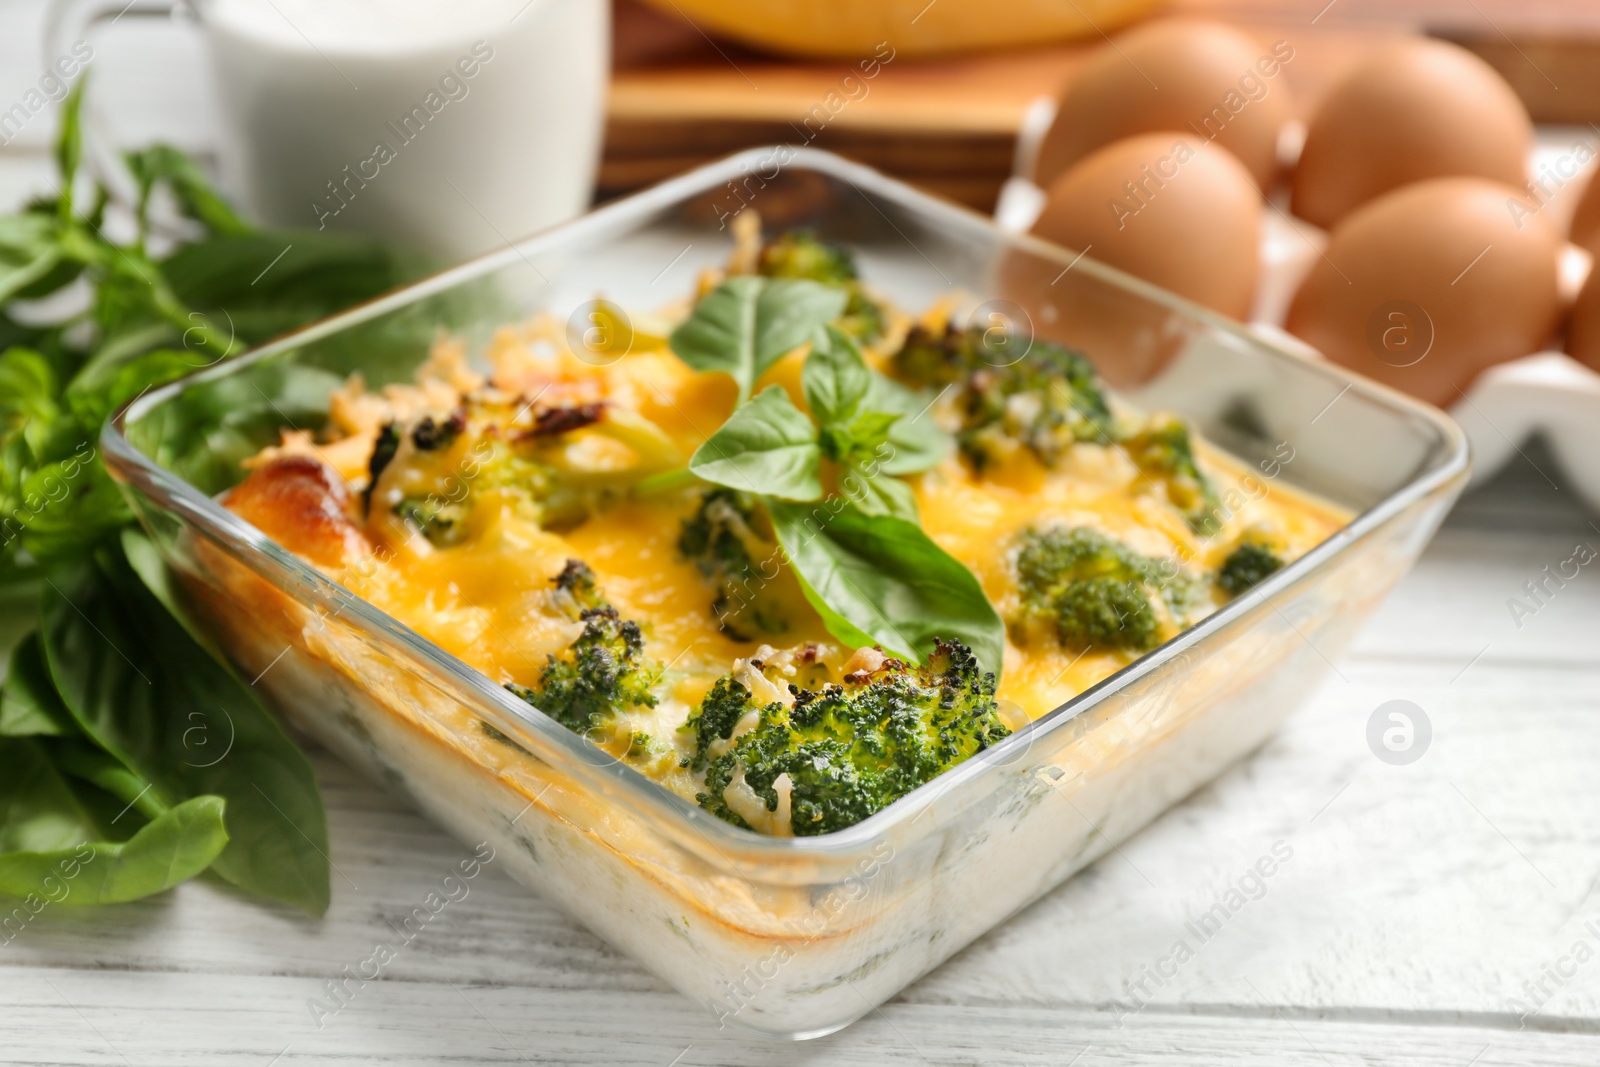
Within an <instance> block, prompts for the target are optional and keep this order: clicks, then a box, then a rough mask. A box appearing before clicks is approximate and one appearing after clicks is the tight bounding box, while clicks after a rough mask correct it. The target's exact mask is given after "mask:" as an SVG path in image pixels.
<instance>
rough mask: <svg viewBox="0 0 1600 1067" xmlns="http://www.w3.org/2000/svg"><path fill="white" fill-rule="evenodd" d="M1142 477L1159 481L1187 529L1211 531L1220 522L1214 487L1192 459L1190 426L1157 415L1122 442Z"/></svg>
mask: <svg viewBox="0 0 1600 1067" xmlns="http://www.w3.org/2000/svg"><path fill="white" fill-rule="evenodd" d="M1121 444H1122V447H1123V449H1124V450H1125V451H1126V452H1127V453H1128V457H1129V458H1130V459H1132V460H1133V462H1134V463H1135V465H1137V466H1138V468H1139V472H1140V475H1141V477H1142V478H1143V479H1144V480H1145V481H1147V482H1149V483H1154V484H1158V485H1160V486H1161V487H1162V489H1163V490H1164V491H1165V493H1166V497H1167V501H1168V502H1169V503H1170V504H1171V505H1172V506H1173V507H1175V508H1177V509H1178V511H1179V512H1181V513H1182V514H1183V517H1184V520H1185V521H1186V522H1188V524H1189V528H1190V529H1191V530H1193V531H1194V532H1195V533H1198V534H1212V533H1215V532H1216V531H1217V528H1218V527H1219V526H1221V525H1222V517H1221V513H1220V512H1221V504H1220V501H1219V500H1218V498H1217V490H1216V487H1215V486H1214V485H1212V484H1211V479H1209V478H1207V477H1206V475H1205V472H1204V471H1202V470H1201V469H1200V465H1199V464H1198V463H1196V462H1195V458H1194V446H1193V445H1192V444H1191V443H1190V441H1189V427H1187V426H1186V425H1184V424H1183V422H1182V421H1181V420H1180V419H1176V418H1173V417H1172V416H1158V417H1156V418H1154V419H1152V420H1151V421H1150V422H1149V424H1147V425H1146V426H1145V427H1144V428H1143V429H1141V430H1139V431H1138V432H1136V433H1133V434H1129V435H1128V436H1126V437H1124V438H1123V439H1122V441H1121Z"/></svg>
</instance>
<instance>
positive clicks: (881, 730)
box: [684, 641, 1010, 836]
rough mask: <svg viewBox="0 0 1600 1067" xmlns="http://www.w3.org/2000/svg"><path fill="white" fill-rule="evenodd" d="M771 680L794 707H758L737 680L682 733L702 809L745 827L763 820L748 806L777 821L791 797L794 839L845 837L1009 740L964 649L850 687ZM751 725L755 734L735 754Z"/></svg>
mask: <svg viewBox="0 0 1600 1067" xmlns="http://www.w3.org/2000/svg"><path fill="white" fill-rule="evenodd" d="M750 666H751V668H753V669H757V670H759V669H762V665H760V664H758V663H752V664H751V665H750ZM769 671H770V668H769ZM768 680H769V681H771V682H774V683H776V684H779V685H785V688H786V691H787V692H788V694H789V695H790V696H791V697H792V698H793V706H786V704H785V702H783V701H780V700H773V701H770V702H768V703H766V704H760V703H758V702H757V701H756V700H755V699H753V697H752V695H751V691H750V689H749V688H747V687H746V686H745V685H744V684H743V683H741V682H740V681H738V680H737V677H736V676H735V675H730V676H727V677H724V678H722V679H720V680H719V681H718V682H717V683H716V685H715V686H713V687H712V690H711V692H710V694H708V695H707V697H706V699H705V701H704V702H703V703H702V704H701V705H700V707H699V708H697V709H696V710H695V711H694V712H692V713H691V714H690V717H689V721H688V723H687V724H686V725H685V727H684V729H685V730H689V731H692V732H693V733H694V734H695V740H696V754H695V756H694V757H693V758H692V760H691V764H690V765H691V766H692V767H693V768H694V769H696V770H704V771H705V789H704V791H703V792H701V793H700V794H699V798H698V799H699V801H700V805H701V806H702V807H704V808H705V809H706V810H707V811H710V812H712V813H713V814H715V815H717V816H718V817H720V818H722V819H726V820H727V821H728V822H731V823H734V824H736V825H740V826H750V824H751V818H750V817H754V816H758V815H759V809H753V808H752V805H760V806H761V807H764V808H765V810H766V811H768V812H776V811H778V810H779V805H780V795H779V794H780V789H786V790H787V792H788V797H789V811H790V815H789V828H790V829H792V831H793V832H794V833H795V834H796V835H799V836H809V835H814V834H826V833H831V832H833V831H834V830H842V829H844V828H845V827H847V826H852V825H854V824H855V823H858V822H860V821H861V820H862V819H865V818H867V817H868V816H869V815H872V814H874V813H875V812H878V811H881V810H883V809H884V808H885V807H887V806H888V805H889V804H891V803H893V802H894V801H895V800H898V799H899V798H900V797H903V796H905V795H906V794H907V793H909V792H911V791H912V790H913V789H916V788H917V787H918V786H920V785H922V784H923V783H925V782H927V781H929V780H930V779H932V778H933V777H935V776H936V775H938V774H940V773H942V772H944V771H946V770H948V769H950V768H951V767H953V766H955V765H956V764H958V763H960V762H962V761H963V760H965V759H967V758H968V757H970V756H972V755H973V754H974V753H977V752H980V751H982V750H983V749H985V748H988V747H989V746H990V745H993V744H995V743H996V742H998V741H1000V740H1001V739H1002V738H1004V737H1006V736H1007V735H1008V734H1009V733H1010V731H1009V730H1008V729H1007V728H1006V726H1005V724H1004V723H1002V722H1001V721H1000V719H999V717H998V715H997V714H996V711H995V696H994V693H995V679H994V675H993V674H986V673H983V672H982V671H980V670H979V668H978V661H977V659H976V657H974V656H973V654H972V652H971V651H970V650H969V649H968V648H967V647H966V646H964V645H962V644H960V643H959V642H954V641H952V642H940V643H939V645H938V646H937V648H936V650H935V652H934V653H933V655H932V656H930V657H929V660H928V664H927V665H926V666H923V667H911V666H908V665H907V664H905V663H902V662H900V661H898V660H894V659H888V658H885V659H883V660H882V662H881V664H880V665H879V666H878V667H876V668H875V669H873V670H870V671H868V670H863V671H860V672H857V673H855V674H851V675H847V676H845V678H844V680H843V684H838V683H833V682H826V683H821V684H819V685H817V686H816V687H815V688H807V687H802V686H800V685H796V684H794V683H792V682H787V680H786V679H785V678H783V677H781V675H780V676H779V677H776V678H772V677H769V678H768ZM786 682H787V684H785V683H786ZM763 688H765V687H763ZM747 716H749V717H752V718H754V719H755V725H754V726H753V727H752V728H750V729H747V730H745V731H744V732H743V733H740V734H739V736H738V737H737V739H734V740H733V741H732V743H731V745H730V744H729V739H730V738H732V737H733V734H734V730H735V727H736V726H737V725H738V724H740V722H741V721H743V720H745V719H746V717H747ZM736 779H742V781H743V783H744V785H746V786H748V787H749V789H750V790H751V791H753V793H754V798H752V797H751V796H750V795H749V794H748V793H744V791H743V790H740V791H739V795H735V796H734V797H733V798H732V800H731V801H730V793H729V789H730V786H732V785H733V783H734V782H735V780H736ZM780 779H783V780H784V781H783V782H780V781H779V780H780ZM740 796H742V797H743V799H742V800H741V799H739V797H740Z"/></svg>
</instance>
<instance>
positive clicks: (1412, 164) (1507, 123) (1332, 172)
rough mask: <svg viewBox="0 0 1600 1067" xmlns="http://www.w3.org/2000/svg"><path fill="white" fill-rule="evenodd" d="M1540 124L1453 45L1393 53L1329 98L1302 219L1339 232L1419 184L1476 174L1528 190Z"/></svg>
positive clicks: (1309, 158) (1315, 124)
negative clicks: (1361, 211)
mask: <svg viewBox="0 0 1600 1067" xmlns="http://www.w3.org/2000/svg"><path fill="white" fill-rule="evenodd" d="M1532 149H1533V125H1532V123H1530V122H1529V120H1528V111H1527V109H1526V108H1524V107H1523V106H1522V101H1521V100H1519V99H1517V95H1516V94H1515V93H1514V92H1512V91H1511V87H1510V86H1509V85H1507V84H1506V83H1505V81H1504V80H1503V79H1502V78H1501V77H1500V75H1498V74H1496V73H1495V72H1494V69H1493V68H1491V67H1490V66H1489V65H1488V64H1487V63H1485V62H1484V61H1483V60H1481V59H1479V58H1478V57H1477V56H1475V55H1473V54H1472V53H1471V52H1468V51H1467V50H1466V49H1464V48H1458V47H1457V46H1455V45H1453V44H1446V43H1445V42H1443V41H1432V40H1424V39H1421V38H1416V39H1408V40H1404V41H1397V42H1394V43H1393V44H1389V45H1384V46H1382V47H1380V48H1379V49H1378V50H1377V51H1376V52H1374V53H1373V54H1372V56H1371V57H1370V58H1368V59H1367V60H1365V61H1363V62H1362V63H1361V64H1360V65H1359V66H1357V67H1356V69H1355V70H1353V71H1351V72H1350V74H1349V75H1347V76H1346V77H1345V78H1344V79H1343V80H1342V81H1340V82H1339V83H1338V84H1337V85H1335V86H1334V87H1333V88H1332V89H1331V90H1329V92H1328V95H1327V96H1326V97H1325V98H1324V99H1323V101H1322V104H1321V106H1320V107H1318V108H1317V113H1316V114H1315V115H1314V116H1313V117H1312V119H1311V122H1310V125H1309V126H1308V127H1307V129H1306V140H1305V147H1304V148H1303V149H1302V150H1301V153H1300V162H1299V164H1298V165H1297V166H1296V167H1295V172H1294V183H1293V208H1294V213H1295V214H1296V215H1299V216H1300V217H1301V218H1303V219H1306V220H1308V221H1310V222H1314V223H1316V224H1317V225H1318V226H1325V227H1330V228H1331V227H1332V226H1333V225H1334V224H1335V223H1337V222H1338V221H1339V220H1340V219H1341V218H1343V217H1344V216H1345V215H1347V214H1348V213H1349V212H1350V211H1352V210H1354V209H1355V208H1356V207H1359V206H1360V205H1362V204H1364V203H1366V202H1367V201H1369V200H1371V199H1373V198H1374V197H1377V196H1381V195H1383V194H1384V193H1386V192H1388V191H1389V190H1391V189H1397V188H1399V187H1400V186H1402V185H1406V184H1409V183H1410V182H1417V181H1424V180H1426V179H1428V178H1443V177H1449V176H1451V175H1470V176H1474V177H1479V178H1489V179H1491V180H1493V181H1499V182H1505V183H1506V184H1508V185H1512V186H1516V187H1519V188H1520V187H1521V185H1522V183H1523V181H1525V180H1526V176H1527V174H1526V172H1527V163H1528V153H1529V152H1530V151H1532Z"/></svg>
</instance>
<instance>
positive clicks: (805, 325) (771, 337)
mask: <svg viewBox="0 0 1600 1067" xmlns="http://www.w3.org/2000/svg"><path fill="white" fill-rule="evenodd" d="M848 300H849V295H848V294H847V293H846V292H845V291H844V290H842V289H835V288H832V287H830V286H826V285H821V284H818V283H817V282H810V281H802V280H798V279H788V278H782V279H771V278H762V277H759V276H756V275H741V276H739V277H735V278H729V279H728V280H727V281H725V282H723V283H722V284H721V285H719V286H717V288H715V289H713V290H712V291H711V292H709V293H707V294H706V295H705V296H703V297H701V298H700V302H699V303H697V304H696V305H695V306H694V311H693V312H691V313H690V315H689V317H688V319H686V320H685V321H684V322H683V323H682V324H681V325H679V327H678V328H677V329H676V330H673V331H672V336H671V338H669V343H670V344H671V345H672V350H673V351H674V352H676V353H677V354H678V358H680V359H682V360H683V361H684V362H685V363H687V364H689V366H691V367H693V368H694V369H695V370H700V371H720V372H722V373H724V374H727V375H729V376H731V377H732V378H733V380H734V381H735V382H737V383H738V385H739V399H740V400H741V401H743V400H744V399H746V398H747V397H749V395H750V391H751V390H752V389H754V388H755V384H756V381H757V380H758V379H760V377H761V375H762V374H764V373H766V371H767V368H769V367H771V366H772V365H773V364H774V363H776V362H777V361H778V360H779V359H780V358H782V357H783V356H785V355H787V354H788V353H789V352H792V351H793V350H794V349H796V348H798V347H799V346H800V345H802V344H804V343H805V342H807V341H809V340H811V339H812V338H813V337H814V336H815V335H816V333H817V331H818V330H819V329H820V328H821V327H822V326H823V325H824V324H826V323H828V322H830V321H832V320H833V319H835V318H837V317H838V316H839V314H840V313H841V312H843V311H844V306H845V303H846V302H847V301H848Z"/></svg>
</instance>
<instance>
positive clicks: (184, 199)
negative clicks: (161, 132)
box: [123, 144, 253, 234]
mask: <svg viewBox="0 0 1600 1067" xmlns="http://www.w3.org/2000/svg"><path fill="white" fill-rule="evenodd" d="M123 159H124V160H126V161H127V164H128V170H129V171H131V172H132V174H133V176H134V179H135V180H137V181H138V183H139V204H138V219H139V225H140V226H141V227H143V226H144V225H145V223H146V221H147V215H148V214H149V210H150V194H151V193H152V192H153V191H154V190H155V187H156V186H157V185H160V184H163V183H164V184H165V185H166V186H167V188H168V189H169V190H170V191H171V193H172V197H173V199H174V200H176V201H177V203H178V209H179V210H180V211H182V212H183V213H184V214H185V215H187V216H189V217H190V218H191V219H194V220H195V221H196V222H199V223H202V224H203V225H204V226H205V227H206V228H207V229H209V230H211V231H212V232H213V233H228V234H239V233H250V232H252V229H253V228H252V227H251V226H249V225H248V224H247V223H246V222H245V221H244V220H243V219H241V218H240V217H239V216H238V215H237V214H236V213H235V212H234V210H233V208H232V207H230V206H229V205H228V202H227V201H226V200H224V199H222V197H220V196H218V195H217V191H216V190H215V189H213V188H212V187H211V179H209V178H207V177H206V174H205V171H203V170H201V169H200V166H199V164H197V163H196V162H195V161H194V160H192V159H190V158H189V157H188V156H186V155H184V154H183V153H182V152H180V151H179V150H178V149H176V148H174V147H172V146H171V145H168V144H153V145H150V146H149V147H147V148H142V149H139V150H138V151H135V152H127V153H125V154H124V155H123Z"/></svg>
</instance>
